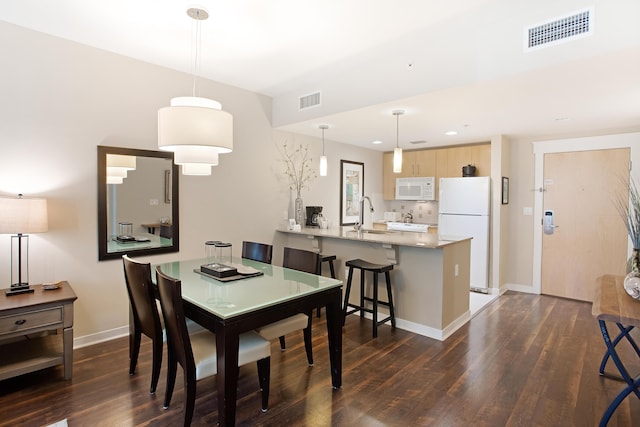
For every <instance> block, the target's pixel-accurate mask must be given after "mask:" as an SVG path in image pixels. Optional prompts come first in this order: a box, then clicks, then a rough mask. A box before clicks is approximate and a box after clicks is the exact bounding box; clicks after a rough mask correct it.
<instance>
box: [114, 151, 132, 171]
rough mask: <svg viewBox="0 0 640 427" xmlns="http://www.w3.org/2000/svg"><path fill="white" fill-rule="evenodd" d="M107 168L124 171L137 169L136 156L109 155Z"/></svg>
mask: <svg viewBox="0 0 640 427" xmlns="http://www.w3.org/2000/svg"><path fill="white" fill-rule="evenodd" d="M107 168H118V169H122V170H125V171H127V170H129V171H131V170H135V169H136V156H127V155H125V154H107Z"/></svg>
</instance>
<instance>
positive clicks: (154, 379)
mask: <svg viewBox="0 0 640 427" xmlns="http://www.w3.org/2000/svg"><path fill="white" fill-rule="evenodd" d="M161 366H162V341H161V340H160V338H156V339H155V340H153V365H152V369H151V389H150V390H149V393H151V394H154V393H155V392H156V387H157V386H158V378H160V367H161Z"/></svg>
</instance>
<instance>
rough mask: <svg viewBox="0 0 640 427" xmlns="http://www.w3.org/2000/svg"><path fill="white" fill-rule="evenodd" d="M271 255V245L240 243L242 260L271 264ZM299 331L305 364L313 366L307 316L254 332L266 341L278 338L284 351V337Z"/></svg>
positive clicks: (276, 323)
mask: <svg viewBox="0 0 640 427" xmlns="http://www.w3.org/2000/svg"><path fill="white" fill-rule="evenodd" d="M272 255H273V246H272V245H269V244H266V243H257V242H247V241H244V242H242V258H246V259H251V260H254V261H260V262H264V263H267V264H271V258H272ZM290 268H293V267H290ZM299 330H302V331H303V336H304V346H305V350H306V352H307V362H308V363H309V366H313V350H312V348H311V318H310V316H307V315H306V314H304V313H298V314H296V315H293V316H290V317H287V318H286V319H282V320H278V321H277V322H273V323H269V324H268V325H266V326H262V327H260V328H258V329H256V332H258V333H259V334H260V336H261V337H263V338H265V339H268V340H274V339H276V338H278V339H279V341H280V350H281V351H285V350H286V348H287V343H286V340H285V337H284V336H285V335H287V334H290V333H292V332H295V331H299Z"/></svg>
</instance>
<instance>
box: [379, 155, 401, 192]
mask: <svg viewBox="0 0 640 427" xmlns="http://www.w3.org/2000/svg"><path fill="white" fill-rule="evenodd" d="M396 177H398V174H395V173H393V152H390V153H384V154H383V155H382V195H383V197H384V199H385V200H394V199H395V198H396Z"/></svg>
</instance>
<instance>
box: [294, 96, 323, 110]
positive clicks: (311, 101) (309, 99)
mask: <svg viewBox="0 0 640 427" xmlns="http://www.w3.org/2000/svg"><path fill="white" fill-rule="evenodd" d="M318 105H320V92H315V93H311V94H309V95H304V96H301V97H300V98H298V109H299V110H300V111H302V110H306V109H307V108H312V107H317V106H318Z"/></svg>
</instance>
